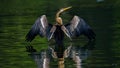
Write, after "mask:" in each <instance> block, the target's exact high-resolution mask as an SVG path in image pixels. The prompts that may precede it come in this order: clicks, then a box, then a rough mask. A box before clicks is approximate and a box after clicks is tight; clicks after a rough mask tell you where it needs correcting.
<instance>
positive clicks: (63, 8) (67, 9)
mask: <svg viewBox="0 0 120 68" xmlns="http://www.w3.org/2000/svg"><path fill="white" fill-rule="evenodd" d="M70 8H72V6H69V7H67V8H63V10H64V11H66V10H68V9H70Z"/></svg>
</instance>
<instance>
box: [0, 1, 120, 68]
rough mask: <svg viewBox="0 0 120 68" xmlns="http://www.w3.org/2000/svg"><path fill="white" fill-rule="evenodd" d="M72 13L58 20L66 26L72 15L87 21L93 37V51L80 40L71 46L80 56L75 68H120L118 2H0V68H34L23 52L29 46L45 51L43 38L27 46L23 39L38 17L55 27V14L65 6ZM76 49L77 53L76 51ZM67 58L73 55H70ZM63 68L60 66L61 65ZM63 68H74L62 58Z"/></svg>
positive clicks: (56, 62) (39, 51)
mask: <svg viewBox="0 0 120 68" xmlns="http://www.w3.org/2000/svg"><path fill="white" fill-rule="evenodd" d="M71 5H72V6H73V8H72V9H70V10H68V11H67V12H64V13H63V14H62V15H61V17H62V18H63V22H64V23H67V22H69V21H70V20H71V18H72V17H73V16H74V15H78V16H80V17H82V18H84V19H85V20H86V22H87V23H88V24H89V25H90V26H91V27H92V28H93V30H94V31H95V33H96V41H95V42H94V43H95V44H92V43H91V44H90V45H93V46H94V48H93V49H91V46H90V45H89V44H88V45H89V46H90V47H87V48H86V47H84V46H85V45H86V44H87V39H86V37H84V36H81V37H80V38H79V39H75V41H73V43H72V46H73V47H72V49H71V50H73V51H77V52H79V53H81V54H82V55H81V54H80V56H82V58H83V60H80V61H81V62H80V63H81V64H78V65H77V66H81V67H78V68H119V67H120V46H119V45H120V42H119V41H120V36H119V34H120V33H119V31H120V29H119V27H120V24H119V22H120V20H119V17H120V14H119V11H120V10H119V7H118V5H119V1H112V0H111V1H107V0H106V1H104V2H100V3H97V2H96V1H89V0H88V1H84V0H80V1H75V0H71V1H68V0H60V1H55V0H53V1H45V0H41V1H39V0H36V1H29V0H26V1H21V0H11V1H7V0H4V1H0V44H1V45H0V68H37V64H36V63H35V61H34V60H33V59H32V58H31V56H29V55H28V54H29V53H28V52H26V48H25V46H28V45H32V46H33V47H34V48H35V49H36V50H37V53H38V54H40V53H41V52H44V51H47V50H48V45H50V44H54V43H52V42H49V43H48V42H47V39H46V38H40V37H39V36H37V37H36V38H35V40H34V41H32V43H26V42H24V40H25V35H26V34H27V32H28V31H29V29H30V27H31V26H32V24H33V23H34V21H35V20H36V19H37V17H39V16H41V15H43V14H46V16H47V18H48V20H49V22H50V23H55V14H56V12H57V11H58V9H60V8H63V7H68V6H71ZM68 42H69V40H68V39H66V40H65V48H67V47H69V46H70V45H71V44H68ZM77 48H78V49H77ZM70 54H72V53H71V52H70ZM61 66H63V65H61ZM64 66H65V68H76V63H75V62H74V61H73V60H72V59H71V58H70V57H67V58H65V63H64ZM50 67H51V68H57V67H58V60H57V59H52V61H51V63H50Z"/></svg>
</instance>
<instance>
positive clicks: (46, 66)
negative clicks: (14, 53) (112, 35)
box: [26, 40, 95, 68]
mask: <svg viewBox="0 0 120 68" xmlns="http://www.w3.org/2000/svg"><path fill="white" fill-rule="evenodd" d="M94 45H95V40H93V41H89V42H88V43H87V44H85V45H84V46H83V47H81V46H80V45H78V46H75V45H72V43H71V44H70V45H69V46H68V47H67V48H65V46H64V45H63V44H61V45H55V46H54V47H51V46H49V47H48V49H46V50H43V51H41V52H37V51H36V49H34V48H33V46H26V51H27V52H29V56H31V57H32V59H34V61H35V62H36V63H37V65H38V68H50V62H51V61H52V60H53V59H58V68H65V64H64V61H65V58H70V59H72V60H73V61H74V62H75V65H76V68H82V61H83V60H85V59H87V57H88V56H89V54H90V51H91V50H93V49H94Z"/></svg>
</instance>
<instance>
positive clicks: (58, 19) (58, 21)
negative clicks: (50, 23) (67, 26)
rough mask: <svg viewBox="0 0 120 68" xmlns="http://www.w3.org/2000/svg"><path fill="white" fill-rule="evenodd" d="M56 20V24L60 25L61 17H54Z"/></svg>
mask: <svg viewBox="0 0 120 68" xmlns="http://www.w3.org/2000/svg"><path fill="white" fill-rule="evenodd" d="M56 22H57V24H58V25H62V24H63V23H62V18H61V17H57V18H56Z"/></svg>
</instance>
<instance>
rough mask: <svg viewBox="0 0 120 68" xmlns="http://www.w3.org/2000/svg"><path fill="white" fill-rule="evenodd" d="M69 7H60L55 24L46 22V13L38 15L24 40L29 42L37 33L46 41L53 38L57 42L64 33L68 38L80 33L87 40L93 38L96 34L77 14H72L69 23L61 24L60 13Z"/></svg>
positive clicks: (61, 40) (62, 38) (62, 37)
mask: <svg viewBox="0 0 120 68" xmlns="http://www.w3.org/2000/svg"><path fill="white" fill-rule="evenodd" d="M70 8H72V7H71V6H70V7H66V8H61V9H60V10H59V11H58V12H57V13H56V18H55V20H56V23H55V24H50V23H48V20H47V17H46V15H42V16H40V17H38V18H37V20H36V21H35V23H34V24H33V25H32V27H31V29H30V30H29V32H28V33H27V35H26V41H27V42H31V41H32V40H33V39H34V38H35V37H36V36H37V35H39V36H40V37H46V38H47V39H48V41H49V40H50V39H52V38H54V40H55V42H56V43H57V44H60V43H63V40H64V35H66V36H67V37H68V38H69V39H70V40H72V39H73V38H74V37H78V36H80V35H85V36H86V37H87V38H88V39H89V40H92V39H95V36H96V35H95V33H94V31H93V29H92V28H91V27H90V25H88V24H87V23H86V22H85V20H84V19H83V18H81V17H79V16H77V15H74V17H73V18H72V20H71V21H70V22H69V23H67V24H65V25H64V24H63V21H62V18H61V17H60V14H61V13H62V12H64V11H66V10H68V9H70Z"/></svg>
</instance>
